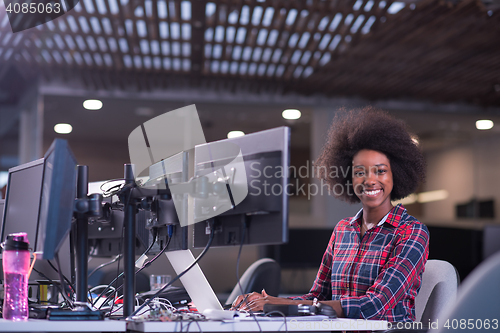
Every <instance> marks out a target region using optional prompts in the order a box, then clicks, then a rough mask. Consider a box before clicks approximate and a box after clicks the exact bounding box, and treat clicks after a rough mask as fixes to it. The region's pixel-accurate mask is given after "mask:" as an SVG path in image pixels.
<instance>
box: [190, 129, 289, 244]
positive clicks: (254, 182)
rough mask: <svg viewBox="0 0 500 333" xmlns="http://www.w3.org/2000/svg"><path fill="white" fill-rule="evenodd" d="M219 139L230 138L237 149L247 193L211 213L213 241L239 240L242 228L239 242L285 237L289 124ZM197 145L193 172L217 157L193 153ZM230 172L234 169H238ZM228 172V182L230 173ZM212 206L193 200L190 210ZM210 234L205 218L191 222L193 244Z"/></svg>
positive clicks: (274, 240) (274, 241)
mask: <svg viewBox="0 0 500 333" xmlns="http://www.w3.org/2000/svg"><path fill="white" fill-rule="evenodd" d="M219 142H229V143H233V144H236V145H237V146H239V148H240V149H241V155H242V157H243V161H244V168H245V172H246V184H247V186H248V194H247V196H246V197H245V199H243V201H242V202H241V203H239V204H238V205H236V206H235V207H234V208H233V209H229V210H227V211H226V212H224V213H222V214H220V215H218V216H216V217H215V218H214V220H215V236H214V240H213V245H212V246H231V245H238V244H241V238H242V236H243V233H244V240H243V244H252V245H267V244H281V243H286V242H287V241H288V195H287V189H288V172H289V166H290V129H289V128H288V127H279V128H275V129H270V130H266V131H262V132H257V133H252V134H247V135H245V136H242V137H237V138H232V139H226V140H221V141H219ZM198 147H199V146H197V147H196V148H198ZM196 148H195V176H196V175H197V174H203V173H206V170H207V169H210V168H214V166H217V165H219V166H220V165H221V161H219V160H216V159H214V158H210V157H209V158H207V157H206V154H197V153H196ZM222 164H223V162H222ZM232 172H236V173H237V172H238V170H233V171H232ZM227 178H228V181H229V182H231V178H232V177H231V175H228V177H227ZM202 202H203V201H202ZM211 208H212V207H200V205H197V203H196V201H195V207H194V210H195V212H203V211H204V210H209V209H211ZM209 235H210V230H209V227H208V222H198V223H196V224H195V225H194V246H195V247H204V246H205V244H206V243H207V241H208V238H209Z"/></svg>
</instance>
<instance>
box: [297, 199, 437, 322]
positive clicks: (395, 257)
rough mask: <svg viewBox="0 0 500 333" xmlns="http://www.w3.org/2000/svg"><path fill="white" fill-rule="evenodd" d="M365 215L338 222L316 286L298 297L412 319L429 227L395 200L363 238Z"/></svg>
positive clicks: (352, 314) (348, 311) (354, 312)
mask: <svg viewBox="0 0 500 333" xmlns="http://www.w3.org/2000/svg"><path fill="white" fill-rule="evenodd" d="M361 216H362V211H360V212H359V213H358V214H357V215H356V216H355V217H351V218H346V219H344V220H342V221H340V222H339V223H338V224H337V225H336V226H335V229H334V230H333V233H332V237H331V238H330V242H329V243H328V247H327V249H326V252H325V254H324V255H323V260H322V262H321V266H320V268H319V271H318V274H317V276H316V280H315V281H314V285H313V287H312V288H311V290H310V292H309V293H308V294H306V295H303V296H300V297H298V299H313V298H317V299H318V300H330V299H332V300H340V303H341V306H342V309H343V311H344V314H345V316H346V317H348V318H361V319H379V320H387V321H390V322H398V321H414V320H415V297H416V296H417V293H418V291H419V290H420V283H421V279H422V273H423V272H424V267H425V263H426V262H427V257H428V254H429V231H428V230H427V227H426V226H425V225H423V224H422V223H420V222H419V221H418V220H417V219H415V218H414V217H413V216H411V215H409V214H408V213H407V212H406V209H405V208H404V207H403V206H402V205H397V206H396V207H394V208H393V209H392V210H391V211H390V212H389V214H387V216H386V217H385V218H384V219H382V221H381V222H380V223H379V224H378V225H377V226H375V227H374V228H372V229H370V230H368V231H366V232H365V234H364V236H363V237H362V238H361V234H360V226H361V222H362V217H361Z"/></svg>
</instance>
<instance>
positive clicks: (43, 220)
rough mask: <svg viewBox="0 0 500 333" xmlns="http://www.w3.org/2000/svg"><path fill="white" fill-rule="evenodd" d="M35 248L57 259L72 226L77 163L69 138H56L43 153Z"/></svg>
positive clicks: (43, 254)
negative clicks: (56, 256)
mask: <svg viewBox="0 0 500 333" xmlns="http://www.w3.org/2000/svg"><path fill="white" fill-rule="evenodd" d="M44 160H45V162H44V168H43V182H42V196H41V199H40V212H39V214H38V230H37V241H36V248H35V250H36V252H37V253H38V254H42V258H43V259H47V260H51V259H54V257H55V255H56V254H57V251H58V250H59V248H60V247H61V245H62V243H63V241H64V240H65V239H66V238H67V236H68V234H69V232H70V230H71V221H72V218H73V211H74V204H75V198H76V177H77V170H76V168H77V163H76V159H75V156H74V155H73V153H72V152H71V149H70V148H69V145H68V142H67V141H66V140H63V139H55V140H54V141H53V142H52V145H51V146H50V148H49V149H48V150H47V153H46V154H45V156H44Z"/></svg>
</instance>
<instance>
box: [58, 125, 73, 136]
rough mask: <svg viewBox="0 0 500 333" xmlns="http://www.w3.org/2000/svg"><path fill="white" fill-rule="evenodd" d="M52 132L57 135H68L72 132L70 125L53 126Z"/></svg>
mask: <svg viewBox="0 0 500 333" xmlns="http://www.w3.org/2000/svg"><path fill="white" fill-rule="evenodd" d="M54 131H55V132H56V133H58V134H69V133H71V131H73V126H71V125H70V124H57V125H56V126H54Z"/></svg>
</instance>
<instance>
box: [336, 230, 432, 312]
mask: <svg viewBox="0 0 500 333" xmlns="http://www.w3.org/2000/svg"><path fill="white" fill-rule="evenodd" d="M400 237H401V239H400V240H399V241H398V243H397V244H396V246H395V247H394V250H393V251H392V253H391V256H390V258H389V259H388V261H387V262H386V264H385V266H384V268H383V269H382V270H381V272H380V274H379V275H378V277H377V278H376V279H375V281H374V283H373V285H372V286H371V287H370V288H368V290H367V291H366V293H365V294H364V295H362V296H341V298H340V303H341V305H342V308H343V311H344V313H345V315H346V317H349V318H364V319H377V318H383V317H384V316H386V314H387V311H389V310H391V309H394V307H395V306H396V304H398V303H399V302H400V301H401V300H402V299H403V298H404V297H405V296H406V295H407V294H408V293H410V292H414V293H415V296H416V287H417V286H419V285H420V279H421V275H422V272H423V271H424V267H425V263H426V261H427V257H428V253H429V245H428V244H429V233H428V231H427V227H425V225H423V224H421V223H420V222H418V221H416V223H411V224H410V225H407V226H406V228H404V229H402V230H401V236H400Z"/></svg>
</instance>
